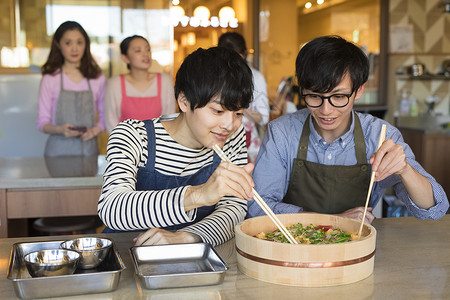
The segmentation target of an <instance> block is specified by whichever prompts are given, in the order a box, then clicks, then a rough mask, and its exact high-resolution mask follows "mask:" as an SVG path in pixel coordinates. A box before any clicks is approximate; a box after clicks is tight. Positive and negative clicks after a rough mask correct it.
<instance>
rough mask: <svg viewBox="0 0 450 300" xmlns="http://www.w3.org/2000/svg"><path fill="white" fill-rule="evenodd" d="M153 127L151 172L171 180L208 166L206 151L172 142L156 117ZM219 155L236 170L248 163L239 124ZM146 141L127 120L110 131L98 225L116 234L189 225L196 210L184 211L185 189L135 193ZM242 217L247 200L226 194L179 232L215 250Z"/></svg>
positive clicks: (140, 129)
mask: <svg viewBox="0 0 450 300" xmlns="http://www.w3.org/2000/svg"><path fill="white" fill-rule="evenodd" d="M153 122H154V126H155V143H156V145H155V146H156V155H155V169H156V170H157V171H158V172H161V173H163V174H167V175H174V176H187V175H192V174H195V173H196V172H197V171H198V170H199V169H200V168H202V167H204V166H206V165H209V164H211V163H212V162H213V155H214V152H213V150H211V149H208V148H202V149H190V148H186V147H184V146H182V145H180V144H178V143H177V142H176V141H175V140H173V139H172V138H171V137H170V135H169V134H168V133H167V131H166V130H165V129H164V127H163V126H162V124H161V122H160V119H159V118H156V119H154V120H153ZM223 151H224V152H225V154H226V155H227V156H228V157H229V158H230V160H231V161H232V162H233V163H234V164H236V165H239V166H244V165H245V164H246V163H247V150H246V147H245V131H244V128H243V126H241V127H240V128H239V129H238V130H237V131H236V132H235V133H234V134H233V135H232V136H231V137H230V138H229V139H228V140H227V142H226V143H225V145H224V147H223ZM147 158H148V138H147V131H146V129H145V126H144V123H143V122H142V121H138V120H126V121H124V122H122V123H120V124H119V125H118V126H117V127H116V128H115V129H114V130H113V131H112V132H111V135H110V138H109V141H108V147H107V156H106V159H107V161H108V164H107V167H106V170H105V173H104V175H103V187H102V193H101V195H100V199H99V202H98V214H99V216H100V218H101V219H102V221H103V222H104V223H105V224H106V226H108V227H109V228H111V229H115V230H124V231H130V230H140V229H141V230H145V229H149V228H157V227H166V226H172V225H176V224H182V223H187V222H192V221H193V220H194V219H195V216H196V209H194V210H191V211H184V194H185V192H186V189H187V188H188V186H179V187H176V188H173V189H166V190H149V191H136V188H135V187H136V175H137V171H138V168H140V167H143V166H145V165H146V163H147ZM246 213H247V201H246V200H243V199H239V198H236V197H231V196H225V197H223V198H222V199H221V200H220V201H219V202H218V203H217V204H216V207H215V210H214V212H213V213H211V214H210V215H209V216H207V217H205V218H204V219H203V220H201V221H199V222H197V223H195V224H192V225H190V226H187V227H185V228H183V229H181V230H183V231H187V232H191V233H195V234H197V235H199V236H200V237H201V238H202V240H203V241H204V242H207V243H210V244H211V245H213V246H215V245H218V244H221V243H224V242H226V241H227V240H229V239H230V238H232V237H233V236H234V226H235V225H236V224H237V223H239V222H240V221H242V220H243V219H244V217H245V215H246Z"/></svg>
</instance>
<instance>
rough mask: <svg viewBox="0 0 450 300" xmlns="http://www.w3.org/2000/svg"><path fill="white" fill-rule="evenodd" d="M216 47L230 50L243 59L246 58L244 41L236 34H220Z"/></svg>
mask: <svg viewBox="0 0 450 300" xmlns="http://www.w3.org/2000/svg"><path fill="white" fill-rule="evenodd" d="M217 46H219V47H225V48H229V49H232V50H234V51H236V52H237V53H239V54H240V55H242V56H243V57H244V58H245V57H246V56H247V45H246V44H245V39H244V37H243V36H242V35H240V34H239V33H237V32H226V33H224V34H222V35H221V36H220V38H219V42H218V44H217Z"/></svg>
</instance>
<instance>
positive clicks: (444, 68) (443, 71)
mask: <svg viewBox="0 0 450 300" xmlns="http://www.w3.org/2000/svg"><path fill="white" fill-rule="evenodd" d="M438 75H444V76H450V59H445V60H444V61H442V63H441V65H440V67H439V71H438Z"/></svg>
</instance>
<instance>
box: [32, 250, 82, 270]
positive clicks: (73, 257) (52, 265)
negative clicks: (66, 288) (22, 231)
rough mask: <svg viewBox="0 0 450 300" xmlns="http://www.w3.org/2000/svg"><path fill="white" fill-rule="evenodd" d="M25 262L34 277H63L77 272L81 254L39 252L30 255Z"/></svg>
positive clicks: (55, 251)
mask: <svg viewBox="0 0 450 300" xmlns="http://www.w3.org/2000/svg"><path fill="white" fill-rule="evenodd" d="M24 260H25V264H26V266H27V269H28V272H29V273H30V275H31V276H32V277H43V276H61V275H70V274H73V272H75V270H76V268H77V266H78V263H79V261H80V254H79V253H78V252H76V251H72V250H64V249H49V250H39V251H35V252H31V253H28V254H27V255H25V256H24Z"/></svg>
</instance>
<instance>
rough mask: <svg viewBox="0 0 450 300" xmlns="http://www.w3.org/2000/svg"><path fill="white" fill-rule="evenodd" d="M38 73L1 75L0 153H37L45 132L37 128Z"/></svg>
mask: <svg viewBox="0 0 450 300" xmlns="http://www.w3.org/2000/svg"><path fill="white" fill-rule="evenodd" d="M40 80H41V75H40V74H29V75H28V74H27V75H0V157H36V156H42V155H43V153H44V147H45V141H46V140H47V135H46V134H43V133H42V132H40V131H39V130H37V128H36V118H37V109H38V91H39V83H40Z"/></svg>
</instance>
